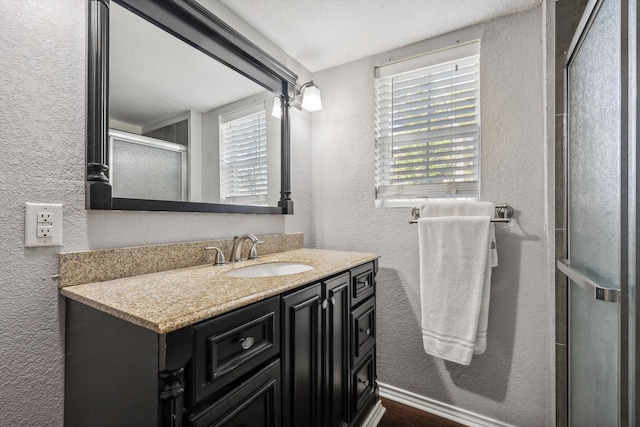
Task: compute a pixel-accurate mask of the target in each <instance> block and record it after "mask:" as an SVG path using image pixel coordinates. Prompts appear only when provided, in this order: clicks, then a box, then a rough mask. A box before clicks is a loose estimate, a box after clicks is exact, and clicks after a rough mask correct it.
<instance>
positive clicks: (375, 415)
mask: <svg viewBox="0 0 640 427" xmlns="http://www.w3.org/2000/svg"><path fill="white" fill-rule="evenodd" d="M384 411H386V409H385V407H384V406H382V402H381V401H379V400H378V401H377V402H376V404H375V406H374V407H373V408H371V411H369V415H367V418H365V419H364V421H363V422H362V427H376V426H377V425H378V423H379V422H380V420H381V419H382V416H383V415H384Z"/></svg>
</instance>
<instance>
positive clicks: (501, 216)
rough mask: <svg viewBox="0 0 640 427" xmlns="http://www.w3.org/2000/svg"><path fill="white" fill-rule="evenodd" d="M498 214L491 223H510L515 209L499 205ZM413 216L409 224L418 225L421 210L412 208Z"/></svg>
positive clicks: (505, 204) (506, 205)
mask: <svg viewBox="0 0 640 427" xmlns="http://www.w3.org/2000/svg"><path fill="white" fill-rule="evenodd" d="M496 214H497V215H498V218H491V222H509V218H511V217H512V216H513V208H512V207H511V206H510V205H509V204H508V203H500V204H497V205H496ZM411 216H412V217H413V219H410V220H409V224H417V223H418V218H420V209H418V208H416V207H413V208H411Z"/></svg>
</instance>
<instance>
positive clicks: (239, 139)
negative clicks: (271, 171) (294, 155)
mask: <svg viewBox="0 0 640 427" xmlns="http://www.w3.org/2000/svg"><path fill="white" fill-rule="evenodd" d="M255 110H256V108H255V106H254V107H252V108H248V109H246V110H242V111H241V112H240V113H241V114H238V112H236V113H233V114H229V115H225V116H221V117H220V141H221V146H220V195H221V198H222V199H223V201H224V202H225V203H237V204H253V205H260V204H264V205H266V203H267V121H266V114H265V110H264V104H263V103H262V104H261V105H260V108H259V111H257V112H254V111H255ZM243 113H244V114H243ZM238 116H240V117H238Z"/></svg>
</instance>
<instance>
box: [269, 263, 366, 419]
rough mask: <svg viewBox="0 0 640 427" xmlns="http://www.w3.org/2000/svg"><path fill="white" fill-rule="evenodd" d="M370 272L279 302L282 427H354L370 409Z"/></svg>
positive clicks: (326, 282) (363, 269)
mask: <svg viewBox="0 0 640 427" xmlns="http://www.w3.org/2000/svg"><path fill="white" fill-rule="evenodd" d="M375 267H376V264H375V263H374V262H371V263H367V264H365V265H363V266H360V267H357V268H355V269H353V270H351V271H350V272H346V273H344V274H341V275H339V276H336V277H332V278H329V279H326V280H323V281H322V282H319V283H316V284H314V285H311V286H309V287H306V288H303V289H300V290H297V291H294V292H291V293H289V294H287V295H284V296H283V297H282V323H283V338H282V342H283V351H282V355H281V357H282V365H283V387H284V394H283V396H284V397H283V407H284V410H283V420H284V424H283V425H284V426H287V427H294V426H326V427H341V426H348V425H360V424H361V423H362V421H363V420H364V418H365V416H366V415H367V413H368V412H369V410H370V409H371V408H372V407H373V405H374V404H375V391H376V387H375V286H374V284H375V282H374V280H375V279H374V276H375ZM365 276H366V277H367V279H366V281H367V285H366V286H364V287H363V286H362V284H363V283H364V281H365V279H363V277H365ZM363 289H364V292H366V294H365V295H363Z"/></svg>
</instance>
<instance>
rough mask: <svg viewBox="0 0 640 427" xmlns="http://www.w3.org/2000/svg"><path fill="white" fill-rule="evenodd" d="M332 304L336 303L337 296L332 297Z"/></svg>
mask: <svg viewBox="0 0 640 427" xmlns="http://www.w3.org/2000/svg"><path fill="white" fill-rule="evenodd" d="M331 305H336V298H335V297H331Z"/></svg>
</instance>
